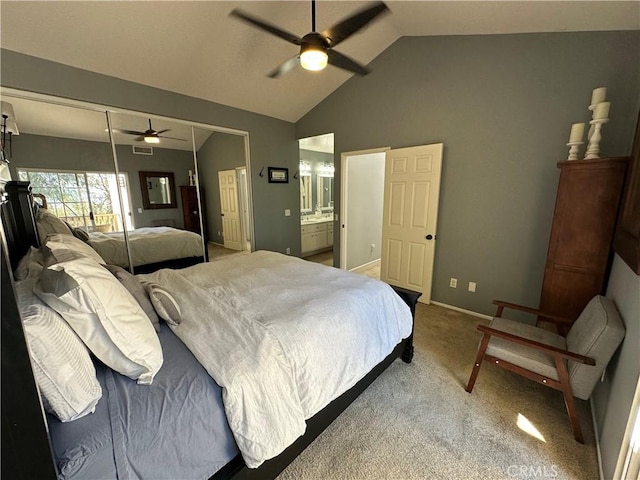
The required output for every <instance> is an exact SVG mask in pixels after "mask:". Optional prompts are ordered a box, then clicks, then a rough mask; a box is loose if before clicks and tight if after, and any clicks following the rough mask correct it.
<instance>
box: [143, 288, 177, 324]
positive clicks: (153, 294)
mask: <svg viewBox="0 0 640 480" xmlns="http://www.w3.org/2000/svg"><path fill="white" fill-rule="evenodd" d="M144 288H145V289H146V291H147V293H148V294H149V298H150V299H151V303H152V304H153V308H154V309H155V311H156V312H157V313H158V315H159V316H160V318H162V319H163V320H164V321H165V322H167V323H168V324H169V325H173V326H174V327H176V326H178V325H180V322H181V321H182V312H181V311H180V305H178V302H176V300H175V298H173V295H171V293H169V291H168V290H167V289H166V288H164V287H162V286H161V285H158V284H157V283H153V282H145V283H144Z"/></svg>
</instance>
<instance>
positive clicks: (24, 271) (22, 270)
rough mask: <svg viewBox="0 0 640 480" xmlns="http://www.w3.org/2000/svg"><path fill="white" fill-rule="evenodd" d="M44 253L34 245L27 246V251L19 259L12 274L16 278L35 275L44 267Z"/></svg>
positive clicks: (20, 278) (23, 278)
mask: <svg viewBox="0 0 640 480" xmlns="http://www.w3.org/2000/svg"><path fill="white" fill-rule="evenodd" d="M44 263H45V259H44V255H42V252H40V250H38V249H37V248H34V247H29V250H28V251H27V253H26V254H25V255H24V257H22V258H21V259H20V261H19V262H18V266H17V267H16V271H15V272H13V276H14V277H15V279H16V280H25V279H26V278H31V277H37V276H38V275H40V272H41V271H42V269H43V268H44Z"/></svg>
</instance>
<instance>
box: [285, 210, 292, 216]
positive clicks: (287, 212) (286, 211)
mask: <svg viewBox="0 0 640 480" xmlns="http://www.w3.org/2000/svg"><path fill="white" fill-rule="evenodd" d="M284 216H285V217H290V216H291V209H289V208H286V209H285V210H284Z"/></svg>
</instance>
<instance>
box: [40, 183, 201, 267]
mask: <svg viewBox="0 0 640 480" xmlns="http://www.w3.org/2000/svg"><path fill="white" fill-rule="evenodd" d="M34 196H35V197H37V202H38V205H39V206H37V208H36V209H35V220H36V226H37V229H38V236H39V239H40V243H44V240H45V239H46V237H47V235H50V234H56V233H60V234H65V233H66V234H70V235H74V236H76V237H78V238H80V239H81V240H83V241H84V242H86V243H87V244H89V245H90V246H91V247H92V248H93V249H94V250H96V251H97V252H98V253H99V254H100V256H101V257H102V258H104V259H105V261H107V263H109V264H112V265H118V266H120V267H124V268H129V253H131V259H132V261H131V263H132V264H133V268H134V271H135V272H136V273H149V272H153V271H156V270H159V269H160V268H183V267H188V266H191V265H195V264H197V263H201V262H203V261H205V255H204V254H203V251H204V244H203V242H202V237H201V236H200V235H199V234H197V233H195V232H190V231H187V230H181V229H178V228H173V227H169V226H158V227H143V228H137V229H134V230H129V231H127V238H128V242H129V251H127V246H126V242H125V234H124V232H101V231H95V232H89V233H87V232H86V231H85V230H84V229H80V228H74V227H72V226H71V225H69V224H68V223H66V222H64V221H62V220H60V219H59V218H58V217H56V216H55V215H54V214H53V213H51V212H49V210H48V209H47V199H46V198H45V196H44V195H42V194H36V195H34Z"/></svg>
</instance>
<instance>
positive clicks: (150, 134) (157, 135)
mask: <svg viewBox="0 0 640 480" xmlns="http://www.w3.org/2000/svg"><path fill="white" fill-rule="evenodd" d="M113 131H114V132H115V133H124V134H125V135H137V136H138V138H136V139H135V140H136V141H137V142H142V141H144V142H147V143H160V139H161V138H167V139H170V140H179V141H181V142H186V140H185V139H184V138H175V137H167V136H166V135H161V133H165V132H169V131H171V129H170V128H165V129H164V130H160V131H156V130H154V129H153V127H152V126H151V119H149V130H145V131H144V132H136V131H135V130H121V129H119V128H114V129H113Z"/></svg>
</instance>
